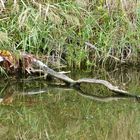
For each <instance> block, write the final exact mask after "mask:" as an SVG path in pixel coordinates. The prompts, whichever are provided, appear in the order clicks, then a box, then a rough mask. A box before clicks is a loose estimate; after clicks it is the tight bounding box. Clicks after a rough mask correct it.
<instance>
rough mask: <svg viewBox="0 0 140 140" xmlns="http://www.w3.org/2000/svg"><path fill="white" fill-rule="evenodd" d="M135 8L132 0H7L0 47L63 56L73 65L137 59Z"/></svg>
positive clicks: (0, 21)
mask: <svg viewBox="0 0 140 140" xmlns="http://www.w3.org/2000/svg"><path fill="white" fill-rule="evenodd" d="M138 6H139V2H136V1H132V0H129V1H125V0H123V1H120V0H115V1H112V0H99V1H89V0H71V1H68V0H54V1H49V0H41V1H35V0H31V1H28V0H26V1H22V0H21V1H14V2H13V1H8V2H5V3H4V7H3V10H1V15H0V34H2V35H1V36H0V40H1V41H0V46H1V47H4V48H6V47H8V48H10V49H11V50H13V48H14V49H15V50H17V49H19V50H23V51H27V52H30V53H34V54H36V55H47V56H48V57H52V56H55V57H57V58H59V59H58V61H61V58H63V59H64V60H66V62H67V64H68V66H70V67H77V68H81V67H82V66H93V65H96V64H98V63H99V62H102V63H104V62H105V60H108V58H109V59H110V58H111V59H113V60H114V61H115V62H116V61H118V62H121V63H122V62H133V63H136V62H138V54H139V36H140V31H139V30H140V28H139V20H140V18H139V17H140V14H139V13H140V11H139V8H138ZM5 41H6V42H7V43H4V42H5ZM85 42H88V43H91V44H93V45H95V47H96V50H95V49H93V48H92V47H90V46H88V45H85Z"/></svg>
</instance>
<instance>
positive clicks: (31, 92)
mask: <svg viewBox="0 0 140 140" xmlns="http://www.w3.org/2000/svg"><path fill="white" fill-rule="evenodd" d="M33 82H34V81H33ZM17 84H19V82H17ZM15 85H16V84H15V83H14V85H13V86H15ZM47 85H48V86H47V87H44V88H36V89H35V88H33V90H26V91H13V92H12V93H11V92H10V94H9V93H8V94H6V95H5V96H4V97H3V98H0V103H1V102H2V103H4V104H5V103H6V104H7V103H11V101H12V100H13V97H14V96H15V95H17V94H18V95H19V94H21V95H27V96H28V95H35V94H43V93H47V92H48V90H49V89H50V88H51V89H55V88H58V89H63V90H76V91H78V94H79V95H81V96H83V97H85V98H88V99H91V100H95V101H100V102H109V101H113V100H119V99H134V100H136V101H140V96H137V95H132V94H127V95H126V94H118V95H113V96H106V97H100V96H97V95H91V94H88V93H86V92H84V91H82V90H81V89H80V88H79V87H74V88H71V87H68V86H67V85H64V84H50V83H49V84H47ZM13 86H12V89H14V88H13ZM7 89H8V91H11V86H9V88H7ZM15 89H16V88H15Z"/></svg>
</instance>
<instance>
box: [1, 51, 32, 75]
mask: <svg viewBox="0 0 140 140" xmlns="http://www.w3.org/2000/svg"><path fill="white" fill-rule="evenodd" d="M33 58H34V56H33V55H30V54H26V53H22V52H20V54H19V57H16V56H15V55H14V54H13V53H12V52H10V51H7V50H0V66H1V67H2V68H3V69H4V70H5V71H6V72H8V73H12V74H15V73H18V72H20V73H23V72H24V73H27V74H30V70H31V69H32V65H31V61H32V59H33Z"/></svg>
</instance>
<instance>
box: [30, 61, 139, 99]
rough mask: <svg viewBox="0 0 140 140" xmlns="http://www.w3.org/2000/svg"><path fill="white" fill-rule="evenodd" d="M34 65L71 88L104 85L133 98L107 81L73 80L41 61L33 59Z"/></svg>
mask: <svg viewBox="0 0 140 140" xmlns="http://www.w3.org/2000/svg"><path fill="white" fill-rule="evenodd" d="M32 63H33V64H34V65H36V66H38V67H39V68H40V69H42V70H43V71H44V72H45V73H46V74H47V75H50V76H52V77H54V78H57V79H59V80H62V81H63V82H65V83H66V84H67V85H69V86H70V87H77V88H78V87H80V84H82V83H90V84H101V85H104V86H105V87H107V88H108V89H109V90H110V91H112V92H115V93H117V94H119V95H126V96H129V95H132V96H133V94H130V93H129V92H127V91H125V90H121V89H119V88H118V87H117V86H113V85H112V84H111V83H110V82H108V81H106V80H100V79H88V78H84V79H79V80H73V79H71V78H70V77H68V76H66V75H64V74H63V73H59V72H56V71H54V70H53V69H51V68H49V67H48V66H47V65H46V64H44V63H43V62H41V61H40V60H37V59H33V60H32ZM134 96H135V95H134ZM136 96H137V95H136Z"/></svg>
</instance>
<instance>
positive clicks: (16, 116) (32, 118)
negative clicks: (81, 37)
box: [0, 68, 140, 140]
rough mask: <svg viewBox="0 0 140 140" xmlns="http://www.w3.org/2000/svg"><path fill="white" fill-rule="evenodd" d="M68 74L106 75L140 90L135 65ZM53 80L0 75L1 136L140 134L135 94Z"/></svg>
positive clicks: (111, 138) (66, 138) (95, 138)
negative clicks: (5, 77)
mask: <svg viewBox="0 0 140 140" xmlns="http://www.w3.org/2000/svg"><path fill="white" fill-rule="evenodd" d="M69 76H70V77H72V78H73V79H80V78H83V77H90V78H98V79H104V80H108V81H110V82H111V83H112V84H113V85H117V86H119V87H120V88H121V89H125V90H127V91H129V92H130V93H131V94H136V95H140V86H139V84H140V71H139V69H135V68H131V69H127V68H126V69H125V68H119V69H114V70H113V71H106V70H103V69H102V70H98V71H96V70H93V72H87V71H86V72H85V71H72V72H71V73H70V74H69ZM58 82H59V81H56V82H55V83H54V81H47V82H46V81H45V80H39V79H38V80H37V79H31V78H30V80H24V81H22V82H21V81H20V82H16V81H7V80H4V79H1V80H0V91H1V92H0V97H1V98H4V99H5V102H4V103H3V104H1V105H0V138H1V139H2V140H4V139H9V140H12V139H18V140H19V139H23V140H29V139H30V140H36V139H37V140H38V139H40V140H47V139H48V140H139V139H140V104H139V100H137V99H136V98H135V97H123V96H117V95H116V94H114V93H112V92H110V91H109V90H108V89H107V88H105V87H104V86H101V85H91V84H86V85H84V84H83V85H81V89H82V91H83V93H82V92H81V91H78V90H76V89H73V88H68V87H66V86H64V85H63V84H61V86H60V85H56V83H58ZM59 83H60V82H59ZM38 93H40V94H38ZM84 93H85V94H84ZM29 94H30V95H29ZM87 95H88V96H87Z"/></svg>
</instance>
